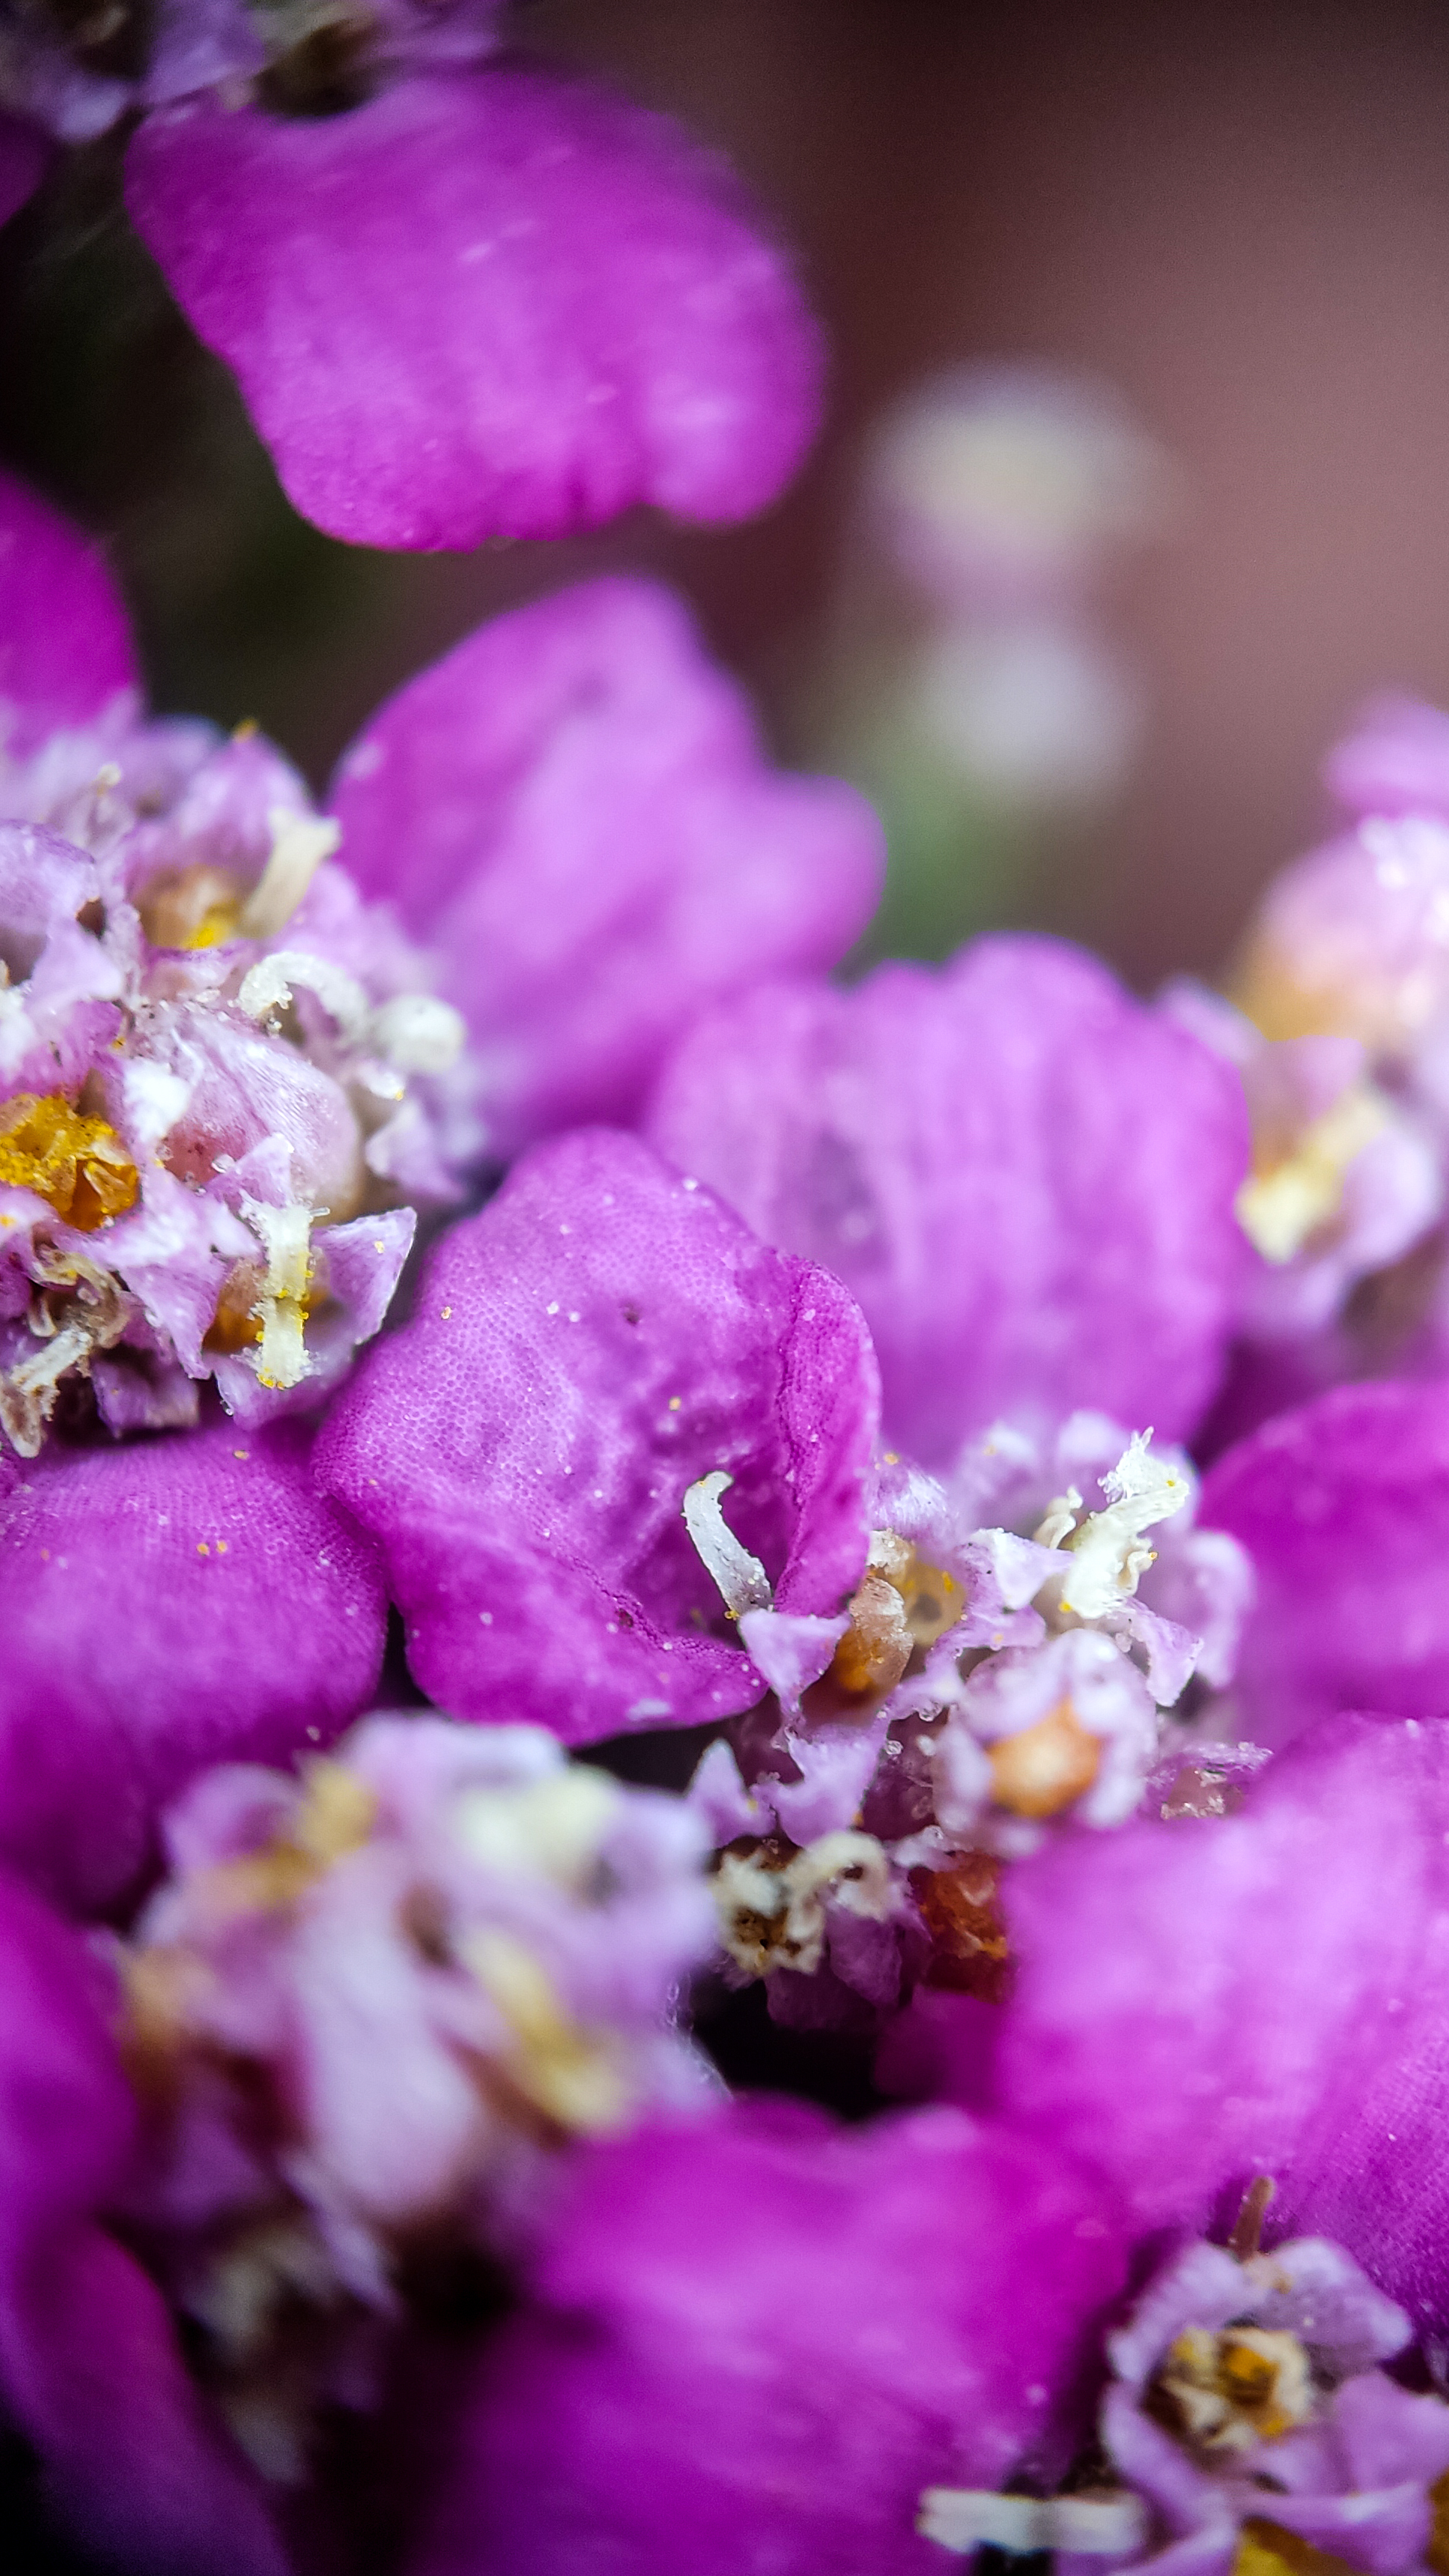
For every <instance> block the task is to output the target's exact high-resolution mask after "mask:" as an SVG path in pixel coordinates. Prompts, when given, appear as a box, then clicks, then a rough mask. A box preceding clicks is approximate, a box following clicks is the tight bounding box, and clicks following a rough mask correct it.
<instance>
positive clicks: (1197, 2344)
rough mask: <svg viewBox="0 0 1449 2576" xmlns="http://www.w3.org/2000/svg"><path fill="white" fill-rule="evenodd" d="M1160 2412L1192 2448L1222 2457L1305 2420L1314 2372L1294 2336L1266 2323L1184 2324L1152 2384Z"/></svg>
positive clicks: (1309, 2413) (1272, 2438)
mask: <svg viewBox="0 0 1449 2576" xmlns="http://www.w3.org/2000/svg"><path fill="white" fill-rule="evenodd" d="M1153 2395H1154V2397H1155V2399H1156V2400H1157V2406H1158V2410H1160V2411H1161V2412H1162V2413H1163V2415H1164V2416H1165V2418H1166V2420H1167V2422H1168V2423H1169V2425H1170V2426H1171V2429H1172V2430H1173V2431H1174V2432H1175V2433H1176V2434H1177V2435H1178V2436H1179V2438H1180V2439H1183V2440H1185V2441H1186V2442H1187V2443H1188V2445H1189V2447H1190V2448H1192V2449H1193V2450H1197V2451H1204V2452H1207V2453H1209V2454H1217V2455H1221V2454H1222V2453H1223V2452H1233V2451H1248V2450H1251V2449H1253V2447H1254V2446H1255V2445H1256V2444H1257V2443H1259V2442H1272V2441H1276V2440H1277V2439H1278V2438H1279V2436H1280V2435H1282V2434H1284V2433H1291V2432H1293V2431H1294V2430H1295V2429H1296V2428H1297V2427H1298V2426H1299V2425H1300V2424H1306V2423H1308V2422H1310V2421H1311V2419H1312V2417H1313V2415H1314V2413H1315V2411H1316V2398H1315V2393H1314V2387H1313V2373H1312V2368H1311V2365H1310V2363H1309V2359H1308V2355H1307V2353H1306V2351H1305V2350H1304V2348H1303V2346H1302V2344H1301V2343H1300V2342H1299V2340H1298V2337H1297V2336H1296V2335H1293V2334H1284V2333H1280V2332H1275V2331H1270V2330H1269V2329H1268V2328H1267V2327H1265V2326H1229V2327H1227V2328H1226V2329H1225V2330H1224V2331H1223V2332H1222V2333H1220V2334H1212V2333H1210V2332H1209V2331H1208V2329H1207V2328H1206V2327H1204V2326H1188V2327H1186V2328H1185V2329H1184V2331H1183V2332H1182V2333H1181V2334H1180V2335H1178V2337H1177V2338H1176V2340H1175V2342H1173V2343H1172V2344H1171V2345H1170V2346H1169V2347H1168V2351H1167V2355H1166V2358H1165V2360H1164V2361H1163V2363H1162V2365H1161V2367H1160V2369H1159V2370H1158V2373H1157V2376H1156V2378H1155V2380H1154V2382H1153Z"/></svg>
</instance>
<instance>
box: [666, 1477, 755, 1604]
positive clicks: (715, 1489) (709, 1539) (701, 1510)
mask: <svg viewBox="0 0 1449 2576" xmlns="http://www.w3.org/2000/svg"><path fill="white" fill-rule="evenodd" d="M734 1481H735V1480H734V1478H733V1476H730V1475H727V1474H726V1472H725V1470H724V1468H723V1467H715V1468H713V1469H712V1470H711V1472H710V1474H709V1475H707V1476H701V1477H700V1479H699V1482H698V1484H697V1485H691V1486H690V1488H689V1491H688V1493H687V1494H686V1495H685V1497H684V1503H683V1507H682V1508H683V1511H684V1521H685V1527H686V1528H687V1529H688V1531H689V1535H690V1537H691V1538H692V1539H693V1541H694V1544H695V1548H696V1550H697V1552H698V1554H699V1557H700V1560H701V1562H702V1563H703V1565H704V1566H705V1567H706V1569H707V1571H708V1573H709V1575H710V1577H711V1579H712V1580H713V1581H714V1582H715V1583H716V1584H717V1585H718V1587H719V1593H720V1598H721V1599H722V1601H723V1602H724V1605H725V1608H726V1609H727V1610H728V1612H729V1614H730V1617H731V1618H732V1619H740V1618H743V1616H744V1614H745V1612H746V1611H747V1610H768V1609H769V1608H770V1607H771V1605H772V1603H773V1601H774V1597H775V1596H774V1593H773V1591H772V1589H771V1586H770V1578H769V1576H768V1574H767V1573H766V1572H765V1569H764V1567H763V1566H762V1565H761V1563H760V1560H759V1558H758V1557H757V1556H751V1554H750V1551H749V1549H748V1548H747V1547H744V1546H742V1545H741V1543H740V1541H739V1540H738V1539H737V1538H736V1536H735V1534H734V1531H733V1530H732V1529H731V1528H730V1525H729V1523H728V1521H727V1520H726V1519H725V1516H724V1514H723V1512H722V1511H721V1510H720V1496H721V1494H727V1493H728V1492H729V1489H730V1487H731V1485H732V1484H733V1483H734Z"/></svg>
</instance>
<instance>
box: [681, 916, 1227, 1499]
mask: <svg viewBox="0 0 1449 2576" xmlns="http://www.w3.org/2000/svg"><path fill="white" fill-rule="evenodd" d="M648 1126H649V1133H650V1135H651V1136H652V1139H653V1141H654V1142H655V1143H656V1144H657V1145H658V1146H659V1148H660V1150H661V1152H663V1153H666V1154H668V1155H670V1156H671V1158H672V1159H673V1160H674V1161H676V1162H677V1163H679V1164H680V1165H681V1166H682V1168H683V1169H684V1170H686V1171H690V1172H697V1173H699V1175H700V1176H701V1178H702V1179H704V1180H707V1181H708V1182H709V1183H710V1184H711V1186H712V1187H713V1188H715V1189H717V1190H719V1191H720V1192H721V1193H722V1195H723V1196H724V1197H726V1198H727V1199H729V1200H730V1201H731V1203H732V1204H733V1205H734V1206H735V1207H737V1208H738V1209H739V1210H740V1212H741V1214H742V1215H743V1216H745V1217H746V1218H747V1219H748V1220H749V1222H750V1224H751V1225H753V1226H754V1227H755V1228H756V1229H757V1231H758V1232H759V1233H761V1234H763V1235H764V1236H765V1237H766V1239H767V1240H768V1241H770V1242H773V1243H779V1244H783V1245H787V1246H788V1247H789V1249H790V1250H792V1251H794V1252H802V1253H808V1254H809V1255H811V1256H812V1257H813V1258H814V1259H815V1260H817V1261H823V1262H827V1263H828V1264H829V1265H830V1267H831V1268H832V1269H833V1270H837V1271H838V1272H839V1273H840V1276H841V1277H842V1278H843V1279H844V1280H845V1281H846V1283H847V1285H848V1286H849V1287H850V1288H851V1289H852V1290H853V1292H854V1294H855V1295H856V1296H857V1297H858V1298H859V1300H860V1303H861V1306H862V1308H863V1309H864V1312H865V1316H866V1320H867V1322H868V1323H869V1325H870V1328H871V1332H872V1335H873V1336H874V1340H875V1345H876V1350H877V1353H878V1355H879V1358H880V1365H881V1378H882V1382H883V1386H884V1390H885V1418H886V1425H887V1428H888V1430H889V1431H890V1432H891V1433H892V1434H893V1436H894V1437H895V1438H896V1439H897V1440H899V1441H900V1442H901V1443H902V1445H903V1446H904V1447H906V1448H908V1449H910V1450H912V1451H914V1452H915V1454H916V1455H917V1456H919V1457H923V1458H925V1459H927V1460H928V1461H931V1462H935V1461H939V1460H943V1459H946V1458H949V1457H950V1456H951V1454H952V1453H953V1451H954V1450H955V1449H956V1448H957V1446H958V1445H959V1443H960V1442H961V1440H962V1439H963V1438H964V1437H966V1436H967V1435H968V1434H970V1433H971V1432H973V1431H980V1430H982V1429H984V1428H985V1427H986V1426H987V1425H988V1424H990V1423H991V1422H993V1421H996V1420H1000V1419H1003V1418H1007V1419H1009V1418H1011V1417H1012V1416H1016V1417H1018V1418H1021V1417H1025V1418H1027V1419H1028V1420H1030V1419H1036V1418H1040V1419H1044V1420H1052V1421H1055V1420H1060V1419H1061V1418H1062V1417H1064V1416H1065V1415H1067V1414H1069V1413H1071V1412H1073V1411H1075V1410H1076V1409H1077V1408H1079V1407H1083V1406H1089V1407H1094V1408H1097V1409H1099V1410H1100V1411H1102V1412H1104V1413H1107V1414H1110V1415H1112V1416H1113V1417H1114V1418H1115V1419H1116V1420H1117V1421H1119V1422H1128V1423H1136V1424H1141V1425H1142V1426H1144V1427H1145V1426H1146V1425H1147V1424H1149V1423H1151V1424H1152V1425H1154V1426H1155V1428H1156V1430H1157V1431H1158V1433H1159V1434H1160V1435H1161V1437H1163V1438H1164V1439H1178V1438H1181V1437H1183V1436H1185V1435H1186V1434H1187V1433H1188V1432H1189V1431H1191V1429H1192V1427H1193V1425H1194V1423H1195V1422H1196V1421H1197V1420H1198V1418H1199V1417H1200V1415H1201V1413H1202V1412H1203V1410H1204V1407H1205V1406H1206V1404H1207V1402H1208V1400H1209V1399H1210V1397H1211V1395H1212V1393H1213V1391H1214V1388H1215V1386H1216V1384H1217V1381H1218V1377H1219V1375H1220V1372H1221V1367H1222V1361H1223V1355H1224V1352H1225V1349H1226V1346H1227V1340H1228V1335H1229V1331H1230V1329H1231V1325H1232V1321H1233V1315H1234V1296H1235V1287H1236V1283H1237V1280H1238V1278H1239V1276H1240V1266H1241V1262H1242V1258H1243V1244H1242V1239H1241V1236H1240V1234H1239V1231H1238V1227H1237V1222H1236V1219H1235V1217H1234V1214H1233V1198H1234V1194H1235V1192H1236V1190H1237V1187H1238V1184H1239V1182H1240V1181H1241V1179H1242V1176H1243V1172H1244V1169H1245V1166H1246V1160H1247V1127H1246V1117H1245V1112H1244V1108H1243V1102H1242V1093H1241V1086H1240V1084H1239V1082H1238V1079H1237V1076H1236V1074H1235V1072H1234V1071H1233V1069H1232V1068H1231V1067H1230V1066H1227V1065H1224V1064H1222V1063H1220V1062H1219V1061H1218V1060H1217V1059H1216V1058H1214V1057H1213V1056H1211V1055H1209V1053H1208V1051H1207V1050H1206V1048H1204V1047H1202V1046H1200V1045H1199V1044H1198V1043H1197V1041H1196V1040H1195V1039H1194V1038H1192V1037H1190V1036H1189V1035H1188V1034H1187V1033H1186V1031H1184V1030H1182V1029H1180V1028H1178V1027H1176V1026H1174V1025H1173V1024H1172V1023H1171V1022H1170V1021H1169V1020H1168V1019H1167V1018H1166V1017H1165V1016H1164V1015H1162V1014H1159V1013H1157V1012H1154V1011H1150V1010H1145V1009H1144V1008H1143V1007H1142V1006H1141V1005H1140V1004H1139V1003H1137V1002H1134V1001H1133V1000H1132V999H1131V998H1130V997H1129V996H1128V995H1127V994H1126V993H1124V992H1123V991H1122V989H1121V987H1120V986H1119V985H1118V984H1117V983H1116V982H1115V981H1114V980H1113V978H1112V977H1111V976H1110V975H1109V974H1108V973H1107V972H1106V970H1105V969H1104V968H1103V967H1101V966H1099V965H1097V964H1096V963H1095V962H1094V961H1093V960H1091V959H1089V958H1087V957H1084V956H1082V955H1080V954H1079V953H1078V952H1077V951H1076V950H1074V949H1070V948H1066V947H1061V946H1058V945H1057V944H1055V943H1054V942H1052V941H1049V940H1044V939H1025V938H1012V939H983V940H979V941H977V942H976V943H975V945H974V946H972V947H970V948H966V949H963V950H962V951H961V953H960V954H959V956H957V957H956V958H954V959H953V960H952V961H951V963H950V964H949V965H948V966H947V967H945V968H944V969H943V970H941V971H940V972H933V971H931V970H929V969H927V968H925V967H920V966H887V967H883V968H882V969H881V970H880V971H879V972H878V973H877V974H875V975H873V976H871V977H870V978H869V979H868V981H867V982H866V983H864V984H862V985H860V986H859V987H858V988H857V989H856V990H855V991H854V992H852V993H835V992H829V991H826V990H824V989H823V988H821V987H817V986H803V985H783V986H779V987H772V988H765V989H762V990H759V991H757V992H755V993H753V994H750V995H749V996H747V997H746V998H745V999H744V1000H743V1001H741V1002H738V1003H736V1004H734V1005H731V1006H727V1007H725V1008H723V1009H721V1010H720V1011H719V1012H717V1013H716V1014H715V1016H714V1017H713V1018H712V1019H711V1020H710V1021H708V1022H707V1023H706V1024H705V1025H704V1026H702V1027H701V1028H699V1029H698V1030H697V1031H696V1032H695V1033H694V1034H693V1035H692V1036H690V1037H688V1038H686V1039H685V1041H684V1043H683V1045H682V1046H681V1048H680V1049H679V1052H678V1054H677V1056H676V1057H675V1058H674V1060H673V1062H672V1064H670V1065H669V1066H668V1067H667V1068H666V1070H665V1073H664V1076H663V1078H662V1082H661V1086H660V1091H659V1095H658V1098H657V1100H656V1103H655V1106H654V1109H653V1112H652V1114H651V1117H650V1120H649V1122H648Z"/></svg>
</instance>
